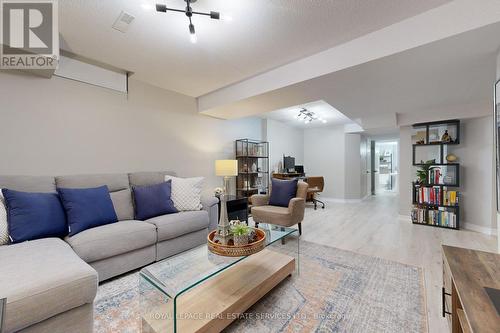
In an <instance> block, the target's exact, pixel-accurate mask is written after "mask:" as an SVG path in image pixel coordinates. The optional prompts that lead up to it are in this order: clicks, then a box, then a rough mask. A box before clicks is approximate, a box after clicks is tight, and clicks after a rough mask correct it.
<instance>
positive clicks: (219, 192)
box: [214, 187, 224, 198]
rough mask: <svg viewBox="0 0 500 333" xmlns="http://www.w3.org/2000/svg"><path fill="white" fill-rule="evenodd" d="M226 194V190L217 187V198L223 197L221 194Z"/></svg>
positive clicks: (215, 192)
mask: <svg viewBox="0 0 500 333" xmlns="http://www.w3.org/2000/svg"><path fill="white" fill-rule="evenodd" d="M223 193H224V188H222V187H216V188H214V196H216V197H217V198H218V197H220V196H221V194H223Z"/></svg>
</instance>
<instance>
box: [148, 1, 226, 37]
mask: <svg viewBox="0 0 500 333" xmlns="http://www.w3.org/2000/svg"><path fill="white" fill-rule="evenodd" d="M184 1H185V2H186V9H175V8H169V7H167V5H164V4H157V5H156V11H157V12H161V13H166V12H167V11H172V12H179V13H184V14H185V15H186V16H187V18H188V19H189V39H190V40H191V43H193V44H194V43H196V41H197V38H196V30H195V29H194V24H193V21H192V19H191V18H192V17H193V15H195V14H196V15H204V16H210V18H211V19H214V20H219V19H220V18H221V17H220V13H219V12H213V11H211V12H210V13H203V12H195V11H193V8H191V4H192V3H195V2H196V1H197V0H184Z"/></svg>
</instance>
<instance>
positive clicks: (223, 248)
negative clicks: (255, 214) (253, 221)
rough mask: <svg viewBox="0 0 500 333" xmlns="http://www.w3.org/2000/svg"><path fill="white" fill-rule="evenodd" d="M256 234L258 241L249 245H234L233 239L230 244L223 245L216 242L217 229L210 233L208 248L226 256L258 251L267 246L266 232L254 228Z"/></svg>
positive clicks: (244, 254)
mask: <svg viewBox="0 0 500 333" xmlns="http://www.w3.org/2000/svg"><path fill="white" fill-rule="evenodd" d="M252 229H254V231H255V234H256V239H257V240H256V241H254V242H252V243H248V244H247V245H242V246H234V245H233V243H232V241H230V244H228V245H223V244H221V243H219V242H214V241H213V239H214V236H215V233H216V230H214V231H212V232H211V233H209V234H208V242H207V244H208V249H209V250H210V251H211V252H213V253H215V254H218V255H221V256H225V257H242V256H249V255H251V254H254V253H257V252H259V251H261V250H262V249H264V248H265V247H266V233H265V232H264V231H262V230H260V229H257V228H252Z"/></svg>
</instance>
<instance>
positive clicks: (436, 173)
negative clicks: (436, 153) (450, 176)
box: [429, 168, 443, 184]
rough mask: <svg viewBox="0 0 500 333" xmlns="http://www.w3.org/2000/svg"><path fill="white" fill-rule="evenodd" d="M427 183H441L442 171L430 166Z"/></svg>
mask: <svg viewBox="0 0 500 333" xmlns="http://www.w3.org/2000/svg"><path fill="white" fill-rule="evenodd" d="M429 183H431V184H443V173H442V172H441V169H440V168H432V169H430V170H429Z"/></svg>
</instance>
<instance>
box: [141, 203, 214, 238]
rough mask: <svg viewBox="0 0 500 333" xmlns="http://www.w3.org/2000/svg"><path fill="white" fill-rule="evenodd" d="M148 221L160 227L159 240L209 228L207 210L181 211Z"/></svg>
mask: <svg viewBox="0 0 500 333" xmlns="http://www.w3.org/2000/svg"><path fill="white" fill-rule="evenodd" d="M146 222H147V223H152V224H154V225H155V226H156V227H157V228H158V242H161V241H164V240H168V239H172V238H176V237H179V236H182V235H185V234H188V233H190V232H195V231H198V230H202V229H206V228H208V212H207V211H205V210H197V211H188V212H179V213H175V214H169V215H162V216H157V217H154V218H152V219H149V220H146Z"/></svg>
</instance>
